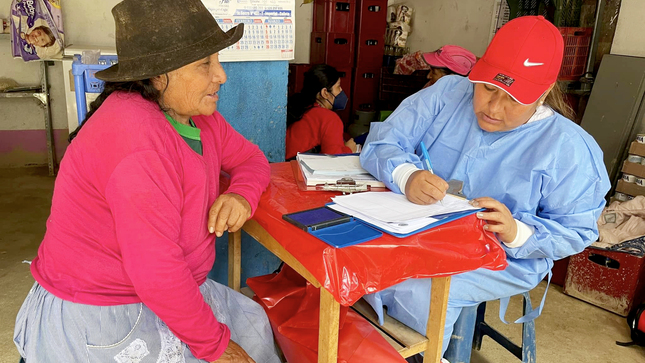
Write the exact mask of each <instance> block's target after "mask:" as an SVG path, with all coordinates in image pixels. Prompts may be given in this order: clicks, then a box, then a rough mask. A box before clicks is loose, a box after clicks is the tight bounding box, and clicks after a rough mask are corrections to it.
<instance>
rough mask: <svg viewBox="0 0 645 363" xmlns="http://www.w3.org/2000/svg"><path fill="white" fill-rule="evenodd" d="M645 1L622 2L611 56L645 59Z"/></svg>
mask: <svg viewBox="0 0 645 363" xmlns="http://www.w3.org/2000/svg"><path fill="white" fill-rule="evenodd" d="M644 17H645V1H643V0H622V3H621V5H620V12H619V13H618V24H617V25H616V34H615V35H614V42H613V43H612V45H611V54H620V55H629V56H637V57H645V22H644V21H643V18H644Z"/></svg>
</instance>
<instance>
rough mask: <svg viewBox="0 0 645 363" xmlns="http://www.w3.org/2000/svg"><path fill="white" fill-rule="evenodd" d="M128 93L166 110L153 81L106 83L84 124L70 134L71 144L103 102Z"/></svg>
mask: <svg viewBox="0 0 645 363" xmlns="http://www.w3.org/2000/svg"><path fill="white" fill-rule="evenodd" d="M167 87H168V82H167V83H166V88H167ZM118 91H121V92H128V93H130V92H131V93H138V94H140V95H141V97H143V98H144V99H146V100H148V101H152V102H154V103H156V104H157V105H159V109H161V110H162V111H163V110H164V109H163V107H161V103H160V100H161V95H162V94H163V92H161V91H159V90H158V89H156V88H155V87H154V86H153V84H152V80H151V79H144V80H141V81H129V82H105V84H104V87H103V92H101V94H100V95H99V96H98V97H97V98H96V100H94V102H92V103H91V104H90V110H89V112H88V113H87V115H86V116H85V120H83V123H81V124H80V125H79V126H78V127H77V128H76V130H74V131H73V132H72V133H71V134H69V138H68V140H69V142H72V140H73V139H74V138H75V137H76V135H78V132H79V131H80V130H81V128H82V127H83V125H85V124H86V123H87V122H88V121H89V119H90V117H92V115H93V114H94V112H96V110H98V109H99V107H101V105H102V104H103V102H104V101H105V100H106V99H107V98H108V96H110V95H111V94H112V93H114V92H118Z"/></svg>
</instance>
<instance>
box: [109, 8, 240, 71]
mask: <svg viewBox="0 0 645 363" xmlns="http://www.w3.org/2000/svg"><path fill="white" fill-rule="evenodd" d="M112 15H113V16H114V22H115V23H116V52H117V55H118V57H119V63H117V64H115V65H113V66H111V67H110V68H107V69H105V70H103V71H100V72H96V78H98V79H102V80H104V81H108V82H124V81H137V80H142V79H148V78H152V77H155V76H159V75H162V74H164V73H167V72H170V71H173V70H175V69H178V68H181V67H183V66H185V65H186V64H190V63H192V62H195V61H197V60H200V59H202V58H205V57H208V56H210V55H212V54H214V53H217V52H219V51H220V50H222V49H224V48H226V47H228V46H230V45H232V44H235V43H236V42H237V41H238V40H240V38H242V35H243V34H244V24H239V25H238V26H236V27H235V28H233V29H231V30H229V31H228V32H226V33H224V32H223V31H222V29H221V28H220V27H219V25H218V24H217V21H215V18H213V16H212V15H211V13H210V12H209V11H208V10H207V9H206V7H205V6H204V4H202V2H201V1H200V0H125V1H122V2H120V3H118V4H117V5H116V6H115V7H114V8H112Z"/></svg>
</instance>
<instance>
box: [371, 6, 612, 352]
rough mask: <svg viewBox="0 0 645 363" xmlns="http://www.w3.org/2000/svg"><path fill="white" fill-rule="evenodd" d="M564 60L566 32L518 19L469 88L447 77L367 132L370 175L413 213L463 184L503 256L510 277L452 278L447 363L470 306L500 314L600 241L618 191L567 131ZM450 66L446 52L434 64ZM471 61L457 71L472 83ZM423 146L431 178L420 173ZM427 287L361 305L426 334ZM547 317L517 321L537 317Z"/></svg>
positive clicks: (579, 138) (404, 287)
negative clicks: (560, 262) (609, 200)
mask: <svg viewBox="0 0 645 363" xmlns="http://www.w3.org/2000/svg"><path fill="white" fill-rule="evenodd" d="M563 52H564V44H563V39H562V36H561V35H560V32H559V30H558V29H557V28H556V27H555V26H554V25H553V24H551V23H550V22H548V21H547V20H546V19H544V17H542V16H525V17H520V18H516V19H513V20H511V21H509V22H508V23H507V24H506V25H504V26H503V27H502V28H501V29H500V30H499V31H498V32H497V34H496V35H495V37H494V38H493V40H492V42H491V43H490V45H489V46H488V48H487V50H486V53H485V54H484V56H483V57H482V58H481V59H480V60H479V61H478V62H477V63H476V64H475V66H474V68H473V69H472V71H471V72H470V75H469V76H468V78H465V77H461V76H456V75H451V76H445V77H442V78H441V79H439V80H438V81H437V82H436V83H435V84H434V85H432V86H430V87H428V88H426V89H424V90H421V91H419V92H417V93H416V94H414V95H412V96H411V97H408V98H407V99H406V100H405V101H403V103H402V104H401V105H400V106H399V107H398V108H397V109H396V110H395V111H394V113H392V115H391V116H390V117H389V118H388V120H387V121H385V122H382V123H373V124H372V126H371V129H370V133H369V136H368V138H367V142H366V145H365V148H364V150H363V152H362V153H361V156H360V159H361V164H362V166H363V167H364V168H365V169H366V170H367V171H369V172H370V173H372V174H373V175H374V176H375V177H377V178H378V179H379V180H381V181H383V182H384V183H385V185H386V186H387V187H388V188H390V189H391V190H392V191H394V192H396V193H402V194H404V195H405V196H406V197H407V199H408V200H409V201H411V202H413V203H416V204H433V203H436V202H437V201H439V200H441V199H442V198H444V196H445V195H446V191H447V189H448V184H447V182H446V180H451V179H454V180H460V181H462V182H463V193H464V194H465V195H466V197H468V198H469V199H470V200H471V204H472V205H473V206H474V207H477V208H482V209H484V210H483V211H480V212H478V213H477V214H476V216H477V218H479V219H480V220H481V221H482V224H483V229H484V230H486V231H488V232H492V233H494V234H495V236H496V237H497V239H498V240H499V242H500V244H501V245H502V247H503V248H504V250H505V251H506V257H507V262H508V266H507V267H506V269H505V270H503V271H491V270H486V269H478V270H475V271H470V272H466V273H461V274H457V275H454V276H453V277H452V280H451V285H450V295H449V299H448V307H447V311H446V322H445V332H444V336H443V352H445V351H446V349H447V348H448V344H449V341H450V337H451V334H452V331H453V324H454V323H455V322H456V320H457V318H458V317H459V314H460V312H461V310H462V308H463V307H467V306H475V305H478V304H479V303H481V302H483V301H489V300H496V299H500V301H501V302H502V304H500V305H501V306H504V304H503V303H507V302H508V299H509V297H511V296H513V295H517V294H520V293H523V292H526V291H529V290H531V289H533V288H534V287H535V286H537V284H538V283H540V282H541V281H542V279H544V277H545V276H547V275H549V276H550V271H551V268H552V267H553V261H554V260H557V259H562V258H565V257H567V256H570V255H573V254H576V253H579V252H581V251H582V250H583V249H585V248H586V247H587V246H589V245H590V244H591V243H593V242H594V241H595V240H596V239H597V237H598V225H597V220H598V218H599V216H600V214H601V212H602V210H603V207H604V205H605V195H606V194H607V192H608V191H609V188H610V186H611V185H610V183H609V178H608V176H607V171H606V168H605V165H604V163H603V157H602V151H601V149H600V147H599V146H598V144H597V143H596V141H595V140H594V139H593V137H591V136H590V135H589V134H588V133H587V132H585V131H584V130H583V129H582V128H580V127H579V126H578V125H576V124H575V123H574V122H573V121H571V117H572V112H571V109H570V108H569V107H568V105H566V103H565V102H564V100H563V97H562V93H561V91H560V89H559V88H558V85H557V84H556V81H557V78H558V74H559V72H560V66H561V64H562V58H563ZM444 57H446V51H445V47H444V51H442V52H441V53H440V54H437V55H435V56H432V57H431V58H430V62H433V63H434V62H435V60H436V59H444ZM463 58H464V59H465V58H468V57H463ZM450 59H454V57H450ZM469 59H470V60H472V57H470V58H469ZM468 62H469V61H468ZM468 62H466V61H464V63H460V65H461V66H463V68H458V70H460V71H461V72H462V73H466V71H467V70H469V67H468V65H469V63H468ZM455 63H457V62H454V63H448V62H445V61H444V62H443V63H442V64H443V65H445V66H446V67H448V66H455ZM435 64H438V63H435ZM453 70H454V69H453ZM421 142H423V143H424V144H425V145H426V147H427V148H428V149H427V151H428V154H429V157H430V159H431V160H432V165H433V168H434V170H433V171H434V174H433V173H432V172H430V171H426V170H422V161H423V160H422V159H421V158H420V157H419V156H418V155H422V150H421V149H420V144H421ZM430 288H431V279H409V280H406V281H404V282H402V283H400V284H397V285H395V286H392V287H390V288H387V289H385V290H383V291H380V292H377V293H375V294H371V295H366V296H365V299H366V301H367V302H368V303H369V304H370V305H371V306H372V307H373V308H374V309H375V311H376V312H377V314H378V315H379V317H380V319H381V322H382V317H383V313H384V308H385V307H387V314H388V315H390V316H392V317H394V318H396V319H398V320H399V321H401V322H402V323H404V324H406V325H407V326H409V327H411V328H413V329H415V330H416V331H418V332H419V333H421V334H424V333H425V329H426V325H427V320H428V306H429V299H430ZM542 301H543V302H544V300H542ZM542 306H543V304H541V305H540V307H539V308H537V309H535V310H534V311H532V312H528V314H527V315H526V316H525V317H523V318H522V319H521V320H520V321H523V320H530V319H533V318H535V317H536V316H538V315H539V314H540V312H541V310H542ZM500 313H501V315H500V316H503V315H504V311H503V309H502V311H501V312H500Z"/></svg>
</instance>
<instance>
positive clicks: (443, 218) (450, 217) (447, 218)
mask: <svg viewBox="0 0 645 363" xmlns="http://www.w3.org/2000/svg"><path fill="white" fill-rule="evenodd" d="M332 204H334V203H328V204H326V205H328V206H329V205H332ZM484 210H485V209H484V208H480V209H471V210H467V211H463V212H454V213H446V214H438V215H434V216H430V217H431V218H434V219H439V220H438V221H436V222H434V223H430V224H428V225H427V226H425V227H422V228H419V229H417V230H416V231H412V232H410V233H406V234H401V233H394V232H391V231H388V230H385V229H383V228H380V227H378V226H375V225H373V224H371V223H368V222H365V221H364V220H362V219H360V218H356V217H353V218H356V220H357V221H360V222H361V223H363V224H365V225H366V226H370V227H372V228H374V229H377V230H379V231H382V232H384V233H387V234H389V235H391V236H394V237H397V238H405V237H409V236H412V235H415V234H417V233H420V232H424V231H427V230H429V229H432V228H435V227H439V226H440V225H442V224H446V223H448V222H452V221H454V220H457V219H459V218H463V217H466V216H469V215H471V214H475V213H477V212H481V211H484Z"/></svg>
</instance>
